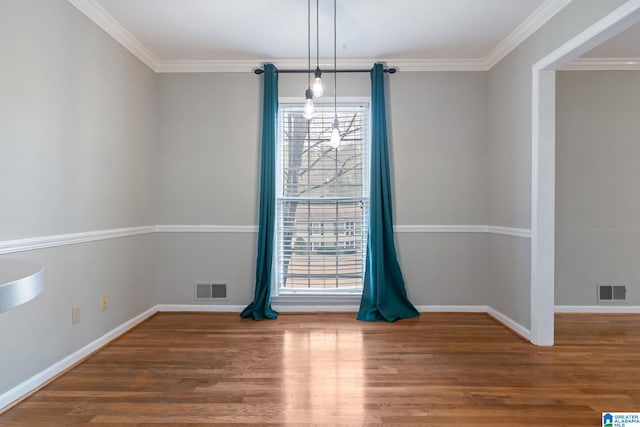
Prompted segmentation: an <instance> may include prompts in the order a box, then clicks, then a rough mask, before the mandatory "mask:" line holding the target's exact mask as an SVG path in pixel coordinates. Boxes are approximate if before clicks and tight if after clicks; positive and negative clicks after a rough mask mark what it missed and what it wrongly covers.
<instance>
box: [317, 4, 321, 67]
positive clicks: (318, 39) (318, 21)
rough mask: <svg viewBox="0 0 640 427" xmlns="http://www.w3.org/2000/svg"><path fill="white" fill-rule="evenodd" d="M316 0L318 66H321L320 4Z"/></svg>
mask: <svg viewBox="0 0 640 427" xmlns="http://www.w3.org/2000/svg"><path fill="white" fill-rule="evenodd" d="M319 1H320V0H316V68H320V6H319Z"/></svg>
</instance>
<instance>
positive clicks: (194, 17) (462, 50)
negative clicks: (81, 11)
mask: <svg viewBox="0 0 640 427" xmlns="http://www.w3.org/2000/svg"><path fill="white" fill-rule="evenodd" d="M97 2H98V3H99V4H100V5H101V6H102V7H103V8H104V9H105V10H106V11H107V12H108V13H109V14H110V15H111V16H113V17H114V18H115V19H116V20H117V21H118V22H119V23H120V24H121V25H122V26H123V27H124V28H126V29H127V30H128V31H129V32H130V33H131V34H132V35H133V36H134V37H135V38H136V39H138V40H139V41H140V42H141V43H142V44H143V45H144V46H146V47H147V48H148V49H149V50H150V51H151V52H152V53H153V54H154V55H155V56H156V57H157V58H158V59H159V60H251V59H301V58H306V57H307V2H306V1H305V0H268V1H266V0H97ZM311 3H312V7H311V8H312V32H313V33H315V10H314V9H315V0H312V2H311ZM543 3H544V0H481V1H479V0H394V1H389V0H338V1H337V7H338V11H337V21H338V22H337V27H338V56H339V57H341V58H352V59H355V58H389V59H477V58H484V57H486V56H487V55H489V53H491V51H492V49H494V48H495V47H496V46H497V45H498V43H500V41H502V40H503V39H504V38H506V37H507V36H508V35H509V33H511V32H512V31H513V30H514V29H515V28H516V27H517V26H518V25H519V24H520V23H522V21H524V20H525V19H526V18H527V17H528V16H529V15H531V14H532V13H533V12H534V11H535V10H536V9H537V8H538V7H540V6H541V5H542V4H543ZM319 8H320V52H321V54H320V56H321V57H323V58H329V57H332V56H333V49H332V47H333V28H332V27H333V22H332V21H333V1H332V0H319ZM312 38H313V41H312V43H313V44H314V45H315V34H312ZM312 49H313V51H314V56H315V46H313V47H312Z"/></svg>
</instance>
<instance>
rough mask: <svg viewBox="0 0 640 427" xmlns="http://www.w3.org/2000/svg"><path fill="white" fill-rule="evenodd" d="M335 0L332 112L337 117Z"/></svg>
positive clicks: (334, 17)
mask: <svg viewBox="0 0 640 427" xmlns="http://www.w3.org/2000/svg"><path fill="white" fill-rule="evenodd" d="M336 15H337V12H336V0H333V114H334V115H335V117H336V118H337V117H338V101H337V99H338V95H337V94H338V69H337V62H338V61H337V54H336V51H337V46H338V42H337V41H336V40H337V37H336V28H337V26H336Z"/></svg>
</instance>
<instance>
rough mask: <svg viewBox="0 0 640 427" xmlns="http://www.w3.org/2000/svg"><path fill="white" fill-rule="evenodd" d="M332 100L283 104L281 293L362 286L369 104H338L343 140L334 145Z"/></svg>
mask: <svg viewBox="0 0 640 427" xmlns="http://www.w3.org/2000/svg"><path fill="white" fill-rule="evenodd" d="M333 119H334V108H333V105H332V104H331V105H322V104H320V105H316V112H315V115H314V118H313V120H311V121H307V120H306V119H304V117H303V115H302V105H292V104H281V105H280V110H279V121H280V123H279V125H280V137H279V147H278V184H279V187H278V188H279V190H278V200H277V216H278V218H277V224H278V229H277V232H276V235H277V248H278V250H277V254H276V264H277V265H276V272H277V274H276V280H277V287H278V289H279V290H280V291H285V292H286V291H287V290H295V291H300V290H304V289H307V290H314V291H317V290H322V289H328V290H336V289H339V290H345V289H346V290H353V291H359V290H361V288H362V276H363V273H364V258H365V256H364V254H365V251H366V236H367V230H366V227H367V219H368V213H367V208H368V195H369V188H368V182H367V181H368V166H369V164H368V162H369V157H368V151H369V150H368V144H369V142H368V123H369V107H368V104H361V103H358V104H346V103H340V104H339V105H338V119H339V121H340V134H341V136H342V141H341V145H340V147H339V148H338V149H337V150H336V149H334V148H332V147H330V146H329V145H328V142H329V138H330V136H331V130H332V125H333Z"/></svg>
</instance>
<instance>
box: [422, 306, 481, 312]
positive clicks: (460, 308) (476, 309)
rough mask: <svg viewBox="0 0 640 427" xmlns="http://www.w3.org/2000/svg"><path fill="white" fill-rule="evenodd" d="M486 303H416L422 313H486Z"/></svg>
mask: <svg viewBox="0 0 640 427" xmlns="http://www.w3.org/2000/svg"><path fill="white" fill-rule="evenodd" d="M488 308H489V307H487V306H486V305H416V309H417V310H418V311H419V312H420V313H486V312H487V309H488Z"/></svg>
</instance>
